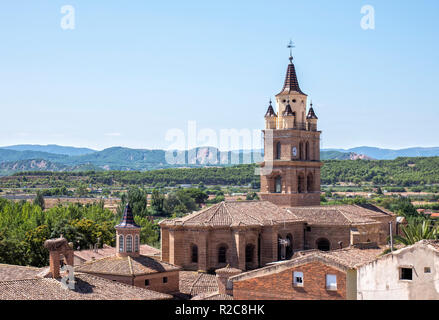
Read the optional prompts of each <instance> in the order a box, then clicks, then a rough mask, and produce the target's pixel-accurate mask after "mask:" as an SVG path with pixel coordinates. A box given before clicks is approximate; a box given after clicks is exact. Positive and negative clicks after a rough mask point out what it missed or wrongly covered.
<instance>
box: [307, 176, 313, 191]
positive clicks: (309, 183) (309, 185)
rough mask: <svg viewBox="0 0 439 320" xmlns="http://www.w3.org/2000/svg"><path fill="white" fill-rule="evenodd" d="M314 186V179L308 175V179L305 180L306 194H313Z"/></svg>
mask: <svg viewBox="0 0 439 320" xmlns="http://www.w3.org/2000/svg"><path fill="white" fill-rule="evenodd" d="M313 185H314V179H313V176H312V173H310V174H308V177H307V178H306V191H307V192H313V189H314V187H313Z"/></svg>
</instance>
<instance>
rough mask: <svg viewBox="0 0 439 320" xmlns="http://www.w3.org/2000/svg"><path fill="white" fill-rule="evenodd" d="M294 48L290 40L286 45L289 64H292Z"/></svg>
mask: <svg viewBox="0 0 439 320" xmlns="http://www.w3.org/2000/svg"><path fill="white" fill-rule="evenodd" d="M295 47H296V46H295V45H294V42H293V41H292V40H291V39H290V42H289V43H288V45H287V48H288V49H290V62H291V63H292V62H293V48H295Z"/></svg>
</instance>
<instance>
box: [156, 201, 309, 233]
mask: <svg viewBox="0 0 439 320" xmlns="http://www.w3.org/2000/svg"><path fill="white" fill-rule="evenodd" d="M300 221H302V220H301V219H299V218H298V217H297V216H295V214H293V213H291V212H286V211H285V210H284V209H282V208H280V207H278V206H276V205H274V204H272V203H271V202H268V201H223V202H221V203H218V204H215V205H213V206H211V207H209V208H206V209H203V210H201V211H198V212H195V213H192V214H189V215H187V216H185V217H183V218H178V219H173V220H163V221H162V222H160V224H161V225H169V226H171V225H182V226H194V225H195V226H212V227H233V226H263V225H271V224H274V223H280V222H300Z"/></svg>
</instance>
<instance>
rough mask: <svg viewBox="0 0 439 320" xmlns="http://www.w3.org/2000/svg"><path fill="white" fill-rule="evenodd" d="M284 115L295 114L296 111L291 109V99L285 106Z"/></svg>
mask: <svg viewBox="0 0 439 320" xmlns="http://www.w3.org/2000/svg"><path fill="white" fill-rule="evenodd" d="M282 115H283V116H284V117H286V116H295V113H294V112H293V110H291V106H290V101H288V104H287V106H286V107H285V111H284V113H283V114H282Z"/></svg>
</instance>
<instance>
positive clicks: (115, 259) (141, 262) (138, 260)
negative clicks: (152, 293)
mask: <svg viewBox="0 0 439 320" xmlns="http://www.w3.org/2000/svg"><path fill="white" fill-rule="evenodd" d="M180 269H181V268H180V267H177V266H174V265H172V264H169V263H166V262H163V261H159V260H158V259H154V258H153V257H148V256H143V255H140V256H139V257H130V256H127V257H119V256H117V255H113V256H110V257H105V258H102V259H98V260H92V261H88V262H85V263H84V264H82V265H79V266H77V267H75V271H79V272H84V273H93V274H111V275H120V276H139V275H146V274H153V273H160V272H168V271H177V270H180Z"/></svg>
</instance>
